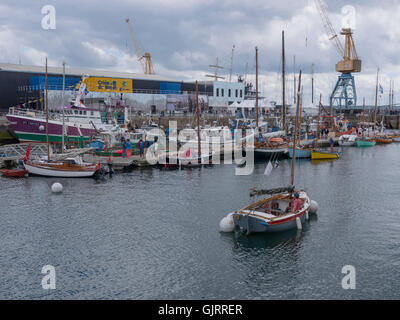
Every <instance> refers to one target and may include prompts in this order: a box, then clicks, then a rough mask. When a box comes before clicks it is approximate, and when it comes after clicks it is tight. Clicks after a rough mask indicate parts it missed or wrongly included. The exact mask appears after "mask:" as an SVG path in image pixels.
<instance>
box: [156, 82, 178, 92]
mask: <svg viewBox="0 0 400 320" xmlns="http://www.w3.org/2000/svg"><path fill="white" fill-rule="evenodd" d="M160 93H171V94H180V93H181V84H180V83H179V82H161V83H160Z"/></svg>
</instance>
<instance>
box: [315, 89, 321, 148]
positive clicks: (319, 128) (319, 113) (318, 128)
mask: <svg viewBox="0 0 400 320" xmlns="http://www.w3.org/2000/svg"><path fill="white" fill-rule="evenodd" d="M321 105H322V94H320V95H319V104H318V124H317V143H316V144H315V147H317V144H318V140H319V139H320V138H321V134H320V130H321V127H320V122H321Z"/></svg>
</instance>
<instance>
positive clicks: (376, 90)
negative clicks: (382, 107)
mask: <svg viewBox="0 0 400 320" xmlns="http://www.w3.org/2000/svg"><path fill="white" fill-rule="evenodd" d="M378 77H379V68H378V71H377V72H376V89H375V110H374V133H373V134H374V135H375V126H376V113H377V111H378Z"/></svg>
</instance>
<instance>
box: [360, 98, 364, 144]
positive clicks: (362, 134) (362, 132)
mask: <svg viewBox="0 0 400 320" xmlns="http://www.w3.org/2000/svg"><path fill="white" fill-rule="evenodd" d="M364 112H365V98H364V99H363V111H362V131H361V140H364V126H365V114H364Z"/></svg>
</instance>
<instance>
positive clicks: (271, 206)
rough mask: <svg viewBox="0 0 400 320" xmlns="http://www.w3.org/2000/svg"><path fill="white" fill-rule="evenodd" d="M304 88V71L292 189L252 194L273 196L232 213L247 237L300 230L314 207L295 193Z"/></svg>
mask: <svg viewBox="0 0 400 320" xmlns="http://www.w3.org/2000/svg"><path fill="white" fill-rule="evenodd" d="M300 87H301V70H300V75H299V86H298V92H297V97H298V99H297V110H296V125H295V135H294V139H293V154H294V157H293V160H292V168H291V180H290V186H289V187H286V188H275V189H270V190H253V191H252V192H251V193H250V196H254V195H270V197H267V198H265V199H262V200H260V201H257V202H254V203H252V204H250V205H249V206H247V207H245V208H243V209H241V210H238V211H235V212H233V213H231V214H230V215H232V218H233V223H234V225H235V226H236V227H239V228H241V229H244V230H246V232H247V234H251V233H255V232H278V231H286V230H290V229H295V228H296V227H297V228H299V226H298V225H299V224H300V223H301V222H304V221H305V219H306V216H307V214H308V212H309V210H310V207H311V201H310V198H309V197H308V196H307V194H306V193H305V192H304V191H301V190H297V191H296V190H295V187H294V186H293V183H294V167H295V162H296V160H295V159H296V136H297V131H298V119H299V100H300V98H299V96H300Z"/></svg>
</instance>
